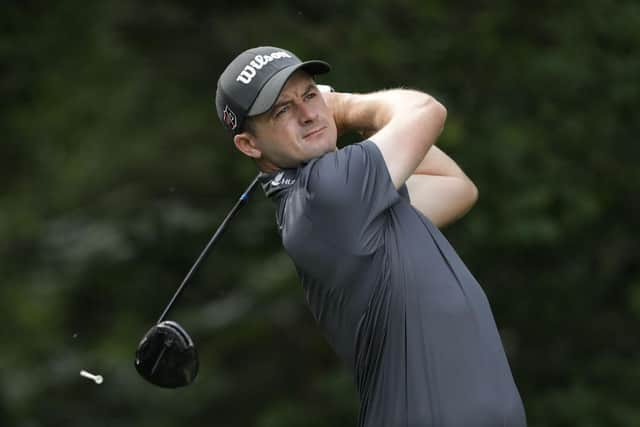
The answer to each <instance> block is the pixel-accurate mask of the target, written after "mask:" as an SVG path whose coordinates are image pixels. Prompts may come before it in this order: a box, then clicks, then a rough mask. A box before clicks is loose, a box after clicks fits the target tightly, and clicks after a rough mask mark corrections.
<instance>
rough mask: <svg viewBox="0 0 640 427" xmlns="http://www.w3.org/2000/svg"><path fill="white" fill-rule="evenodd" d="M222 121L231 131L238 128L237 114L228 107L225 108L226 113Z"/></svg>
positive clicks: (224, 112)
mask: <svg viewBox="0 0 640 427" xmlns="http://www.w3.org/2000/svg"><path fill="white" fill-rule="evenodd" d="M222 120H223V121H224V124H225V125H227V127H228V128H229V129H231V130H236V128H237V127H238V118H237V117H236V115H235V113H234V112H233V111H231V108H229V106H228V105H225V106H224V111H223V112H222Z"/></svg>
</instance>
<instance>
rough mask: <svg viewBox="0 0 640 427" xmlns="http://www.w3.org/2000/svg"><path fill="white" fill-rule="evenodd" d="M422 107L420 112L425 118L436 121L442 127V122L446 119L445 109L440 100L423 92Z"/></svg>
mask: <svg viewBox="0 0 640 427" xmlns="http://www.w3.org/2000/svg"><path fill="white" fill-rule="evenodd" d="M422 107H423V108H422V114H423V115H424V117H425V119H426V120H429V121H431V122H433V123H438V124H439V125H440V128H444V123H445V121H446V120H447V109H446V107H445V106H444V105H442V103H440V101H438V100H437V99H435V98H434V97H432V96H431V95H426V94H425V98H424V102H423V104H422Z"/></svg>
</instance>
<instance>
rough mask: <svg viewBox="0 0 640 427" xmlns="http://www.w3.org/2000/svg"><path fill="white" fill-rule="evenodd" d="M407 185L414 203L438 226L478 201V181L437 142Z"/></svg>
mask: <svg viewBox="0 0 640 427" xmlns="http://www.w3.org/2000/svg"><path fill="white" fill-rule="evenodd" d="M406 184H407V189H408V190H409V196H410V197H411V204H412V205H413V206H414V207H415V208H416V209H418V210H419V211H420V212H422V213H423V214H424V216H426V217H427V218H429V219H430V220H431V222H433V223H434V224H435V225H436V226H437V227H442V226H444V225H447V224H450V223H451V222H453V221H455V220H456V219H458V218H460V217H461V216H463V215H464V214H465V213H466V212H468V211H469V209H471V207H472V206H473V205H474V204H475V202H476V201H477V200H478V189H477V187H476V186H475V184H474V183H473V182H472V181H471V180H470V179H469V178H468V177H467V175H465V173H464V172H463V171H462V169H460V167H459V166H458V165H457V164H456V162H455V161H454V160H453V159H452V158H450V157H449V156H447V154H445V153H444V152H443V151H442V150H440V149H439V148H438V147H436V146H435V145H434V146H432V147H431V148H430V149H429V152H428V153H427V155H426V156H425V157H424V159H423V160H422V162H420V164H419V165H418V167H417V168H416V170H415V172H414V174H413V175H411V177H409V179H407V182H406Z"/></svg>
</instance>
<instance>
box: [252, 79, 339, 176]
mask: <svg viewBox="0 0 640 427" xmlns="http://www.w3.org/2000/svg"><path fill="white" fill-rule="evenodd" d="M252 120H253V130H254V135H253V136H254V137H255V138H254V139H253V141H254V144H255V146H256V148H257V149H258V150H259V151H260V153H261V156H260V157H259V158H258V159H257V160H258V162H259V166H260V168H261V169H262V170H265V171H270V170H275V169H280V168H287V167H295V166H297V165H299V164H300V163H301V162H303V161H305V160H309V159H313V158H315V157H319V156H321V155H323V154H325V153H327V152H330V151H334V150H335V149H336V142H337V138H338V132H337V129H336V124H335V121H334V119H333V113H332V112H331V111H330V110H329V107H328V106H327V104H326V103H325V101H324V98H323V97H322V94H321V93H320V92H319V91H318V88H317V87H316V84H315V82H314V81H313V79H312V78H311V76H309V75H308V74H307V73H306V72H304V71H300V70H299V71H296V72H295V73H294V74H293V75H292V76H291V77H290V78H289V80H288V81H287V83H286V85H285V86H284V88H283V89H282V92H281V93H280V96H279V97H278V99H277V100H276V102H275V104H274V105H273V107H271V109H270V110H269V111H267V112H266V113H263V114H260V115H258V116H255V117H253V119H252Z"/></svg>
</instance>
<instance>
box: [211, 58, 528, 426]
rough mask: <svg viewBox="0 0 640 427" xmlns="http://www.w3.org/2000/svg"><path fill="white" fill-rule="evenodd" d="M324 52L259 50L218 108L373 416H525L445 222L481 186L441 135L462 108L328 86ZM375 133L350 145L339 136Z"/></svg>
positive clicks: (368, 416)
mask: <svg viewBox="0 0 640 427" xmlns="http://www.w3.org/2000/svg"><path fill="white" fill-rule="evenodd" d="M328 71H329V65H328V64H327V63H325V62H323V61H315V60H314V61H307V62H302V61H301V60H300V59H298V57H296V56H295V55H294V54H293V53H292V52H289V51H287V50H284V49H281V48H277V47H258V48H254V49H249V50H247V51H245V52H243V53H241V54H240V55H238V56H237V57H236V58H235V59H234V60H233V61H232V62H231V63H230V64H229V65H228V67H227V68H226V69H225V71H224V72H223V73H222V75H221V76H220V78H219V80H218V86H217V92H216V109H217V112H218V116H219V118H220V120H221V121H222V123H223V125H224V126H225V127H226V128H227V129H228V130H229V131H230V132H231V134H232V136H233V142H234V144H235V146H236V147H237V148H238V150H240V151H241V152H242V153H243V154H245V155H246V156H249V157H251V158H253V159H254V160H255V162H256V165H257V167H258V169H260V171H261V172H262V176H261V178H260V180H261V181H260V182H261V185H262V187H263V189H264V191H265V192H266V194H267V196H268V197H269V198H270V199H271V200H273V202H274V203H275V205H276V222H277V225H278V228H279V233H280V235H281V237H282V243H283V245H284V248H285V250H286V252H287V253H288V254H289V256H290V257H291V258H292V260H293V262H294V264H295V266H296V269H297V272H298V274H299V276H300V278H301V281H302V286H303V288H304V293H305V298H306V301H307V303H308V305H309V307H310V310H311V311H312V313H313V315H314V317H315V319H316V320H317V322H318V323H319V325H320V326H321V327H322V329H323V331H324V333H325V335H326V337H327V339H328V341H329V342H330V344H331V346H332V347H333V349H334V350H335V351H336V353H337V354H338V356H339V357H340V358H341V359H342V361H343V362H344V363H346V365H347V366H348V367H350V369H351V370H352V371H353V376H354V380H355V383H356V387H357V391H358V394H359V397H360V403H361V409H360V417H359V418H360V420H359V425H360V426H362V427H409V426H411V427H427V426H438V427H506V426H508V427H521V426H525V425H526V420H525V413H524V408H523V405H522V401H521V399H520V395H519V393H518V390H517V388H516V385H515V383H514V380H513V377H512V374H511V370H510V367H509V364H508V361H507V358H506V355H505V352H504V349H503V347H502V343H501V341H500V337H499V335H498V331H497V328H496V324H495V321H494V319H493V316H492V314H491V309H490V307H489V303H488V301H487V298H486V296H485V293H484V292H483V290H482V289H481V288H480V286H479V284H478V283H477V282H476V280H475V279H474V277H473V276H472V275H471V273H470V272H469V270H468V269H467V268H466V267H465V265H464V263H463V262H462V261H461V260H460V258H459V257H458V255H457V254H456V252H455V251H454V249H453V248H452V247H451V245H450V244H449V243H448V242H447V240H446V239H445V237H444V236H443V235H442V234H441V233H440V231H439V230H438V227H440V226H442V225H445V224H447V223H450V222H452V221H454V220H455V219H457V218H459V217H460V216H461V215H463V214H464V213H465V212H466V211H467V210H468V209H469V208H470V207H471V206H472V205H473V204H474V203H475V201H476V199H477V190H476V187H475V186H474V184H473V183H472V182H471V181H470V180H469V178H467V176H466V175H465V174H464V173H463V172H462V170H461V169H460V168H459V167H458V165H457V164H456V163H455V162H454V161H453V160H452V159H451V158H449V157H448V156H447V155H446V154H445V153H443V152H442V151H441V150H439V149H438V148H437V147H436V146H435V145H434V144H435V142H436V140H437V139H438V136H439V135H440V133H441V132H442V129H443V126H444V122H445V118H446V113H447V112H446V109H445V108H444V107H443V106H442V105H441V104H440V103H439V102H438V101H437V100H435V99H434V98H433V97H431V96H429V95H427V94H425V93H422V92H418V91H414V90H405V89H396V90H386V91H381V92H375V93H369V94H347V93H323V92H320V91H319V89H318V87H317V86H316V83H315V81H314V76H316V75H319V74H323V73H326V72H328ZM347 130H355V131H359V132H361V133H362V135H364V136H365V137H367V139H365V140H364V141H362V142H359V143H357V144H352V145H349V146H346V147H344V148H341V149H337V147H336V142H337V137H338V134H340V133H341V132H344V131H347Z"/></svg>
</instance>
